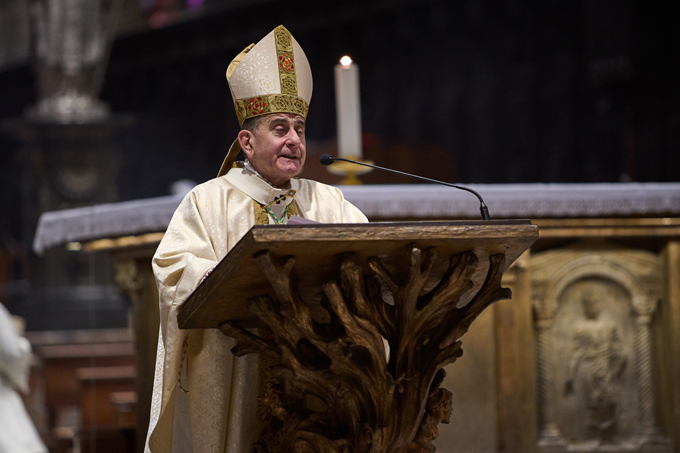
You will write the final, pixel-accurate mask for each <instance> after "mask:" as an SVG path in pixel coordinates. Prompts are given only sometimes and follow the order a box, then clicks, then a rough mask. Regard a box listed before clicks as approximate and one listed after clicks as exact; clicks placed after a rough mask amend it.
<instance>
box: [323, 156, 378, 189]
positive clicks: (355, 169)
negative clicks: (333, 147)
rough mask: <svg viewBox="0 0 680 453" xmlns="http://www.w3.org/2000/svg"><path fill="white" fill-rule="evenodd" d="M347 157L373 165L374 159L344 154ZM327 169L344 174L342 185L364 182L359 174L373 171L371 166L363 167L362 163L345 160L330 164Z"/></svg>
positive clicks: (354, 184)
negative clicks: (363, 158)
mask: <svg viewBox="0 0 680 453" xmlns="http://www.w3.org/2000/svg"><path fill="white" fill-rule="evenodd" d="M343 158H345V159H351V160H356V161H357V162H363V163H365V164H369V165H373V161H372V160H362V159H360V158H358V157H357V156H343ZM326 169H327V170H328V171H329V172H331V173H333V174H334V175H340V176H344V177H345V179H343V180H342V181H340V185H343V186H357V185H360V184H363V183H362V182H361V180H360V179H359V175H365V174H366V173H370V172H372V171H373V169H372V168H370V167H363V166H361V165H357V164H353V163H351V162H345V161H341V160H338V161H336V162H334V163H333V165H329V166H328V167H326Z"/></svg>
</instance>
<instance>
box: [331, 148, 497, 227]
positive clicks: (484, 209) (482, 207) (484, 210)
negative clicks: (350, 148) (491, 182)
mask: <svg viewBox="0 0 680 453" xmlns="http://www.w3.org/2000/svg"><path fill="white" fill-rule="evenodd" d="M336 160H341V161H344V162H351V163H353V164H357V165H363V166H364V167H371V168H377V169H378V170H383V171H389V172H391V173H397V174H399V175H405V176H410V177H411V178H416V179H422V180H424V181H429V182H434V183H437V184H442V185H444V186H449V187H453V188H454V189H460V190H464V191H466V192H470V193H471V194H473V195H474V196H476V197H477V199H478V200H479V212H480V213H481V214H482V220H491V217H490V216H489V208H487V207H486V203H484V200H483V199H482V196H481V195H480V194H479V193H477V192H476V191H474V190H472V189H470V188H468V187H463V186H457V185H455V184H449V183H448V182H442V181H437V180H436V179H430V178H425V177H423V176H418V175H412V174H410V173H404V172H403V171H397V170H392V169H390V168H385V167H378V166H377V165H371V164H366V163H364V162H357V161H355V160H350V159H343V158H342V157H333V156H331V155H330V154H322V155H321V156H319V162H321V164H322V165H331V164H332V163H333V162H335V161H336Z"/></svg>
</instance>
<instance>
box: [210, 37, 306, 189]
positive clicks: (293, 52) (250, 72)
mask: <svg viewBox="0 0 680 453" xmlns="http://www.w3.org/2000/svg"><path fill="white" fill-rule="evenodd" d="M227 81H228V82H229V89H230V91H231V97H232V99H233V101H234V108H235V109H236V116H237V118H238V122H239V124H240V125H242V124H243V122H244V121H245V120H247V119H249V118H254V117H257V116H260V115H266V114H268V113H294V114H297V115H300V116H302V117H303V118H307V110H308V109H309V102H310V101H311V99H312V70H311V68H310V67H309V61H307V56H306V55H305V53H304V51H303V50H302V48H301V47H300V45H299V44H298V42H297V41H296V40H295V38H293V35H291V34H290V32H289V31H288V30H287V29H286V27H284V26H283V25H279V26H278V27H276V28H275V29H274V30H272V31H271V32H270V33H269V34H268V35H267V36H265V37H264V38H262V39H261V40H260V42H258V43H257V44H251V45H249V46H248V47H246V48H245V49H243V51H242V52H241V53H240V54H238V55H237V56H236V58H234V59H233V60H232V62H231V63H230V64H229V67H228V68H227ZM239 151H241V147H240V145H239V143H238V140H235V141H234V143H233V144H232V145H231V148H230V149H229V152H228V153H227V157H226V158H225V159H224V162H223V163H222V167H221V168H220V172H219V173H218V175H217V176H218V177H219V176H222V175H224V174H226V173H227V172H228V171H229V170H230V169H231V167H232V164H233V162H234V160H235V159H236V156H237V155H238V153H239Z"/></svg>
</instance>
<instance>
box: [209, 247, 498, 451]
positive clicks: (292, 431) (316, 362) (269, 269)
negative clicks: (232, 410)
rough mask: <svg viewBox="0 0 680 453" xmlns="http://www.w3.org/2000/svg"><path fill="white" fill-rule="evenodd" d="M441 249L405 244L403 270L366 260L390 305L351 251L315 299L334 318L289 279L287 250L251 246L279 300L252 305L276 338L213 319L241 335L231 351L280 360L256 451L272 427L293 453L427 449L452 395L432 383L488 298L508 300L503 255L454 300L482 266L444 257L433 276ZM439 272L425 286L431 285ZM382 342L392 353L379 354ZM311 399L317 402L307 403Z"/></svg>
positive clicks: (265, 400) (265, 399)
mask: <svg viewBox="0 0 680 453" xmlns="http://www.w3.org/2000/svg"><path fill="white" fill-rule="evenodd" d="M438 258H439V257H438V253H437V250H436V249H434V248H428V249H425V251H424V252H423V251H422V250H421V249H420V248H419V247H418V246H417V245H415V244H412V245H411V246H409V248H408V255H407V257H406V259H407V265H406V266H405V269H406V275H399V276H398V275H394V274H393V273H392V272H391V271H390V269H388V267H387V266H386V265H385V263H384V262H382V261H381V260H380V259H378V258H375V257H371V258H369V259H368V265H369V267H370V268H371V269H372V270H373V272H375V274H376V275H377V276H379V277H380V279H382V280H383V281H384V282H385V285H387V287H388V288H389V290H390V292H391V293H392V296H393V298H394V301H395V305H394V306H391V305H388V304H386V303H385V302H384V301H383V299H382V294H381V291H380V288H379V284H378V283H377V282H376V280H375V277H372V276H364V275H363V267H362V265H361V263H360V262H359V260H358V258H357V257H356V256H355V255H354V254H344V255H342V256H341V264H340V266H339V268H338V279H337V281H329V282H327V283H325V284H324V285H322V291H323V294H324V298H323V300H322V306H323V307H324V308H325V309H326V310H327V311H328V313H329V315H330V322H329V323H326V324H320V323H317V322H315V321H314V319H312V316H311V312H310V309H309V307H308V306H307V304H305V302H304V301H303V300H302V298H301V296H300V294H299V291H298V290H297V287H296V285H295V282H294V280H295V277H294V275H292V272H293V268H294V266H295V258H294V257H286V258H283V259H282V260H277V259H276V258H275V257H274V256H273V255H272V254H271V253H270V252H268V251H266V252H262V253H259V254H257V255H256V256H255V257H254V259H255V260H256V262H257V264H258V266H259V268H260V269H261V270H262V272H263V274H264V275H265V276H266V278H267V279H268V281H269V282H270V284H271V286H272V288H273V290H274V293H275V294H276V300H274V299H273V298H271V297H270V296H266V295H265V296H259V297H254V298H251V299H250V300H249V309H250V311H251V312H252V313H253V314H255V315H256V316H257V317H258V318H259V319H260V320H262V321H263V322H264V323H265V324H267V325H268V326H269V328H270V329H271V330H272V332H273V336H274V340H266V339H263V338H260V337H258V336H257V335H254V334H253V333H251V332H249V331H248V330H246V329H244V328H242V327H240V326H238V325H237V324H235V323H232V322H227V323H224V324H222V325H220V329H221V330H222V332H223V333H225V334H226V335H229V336H232V337H234V338H236V340H237V346H236V347H235V348H234V349H233V352H234V354H236V355H244V354H249V353H252V352H259V353H264V354H267V355H269V356H272V357H278V358H279V359H280V365H278V366H276V367H274V368H273V370H272V372H273V374H274V377H275V378H276V379H277V381H276V382H273V383H267V385H266V386H265V388H266V391H265V392H264V395H261V398H260V402H261V404H266V405H268V407H267V408H266V409H262V410H261V411H260V412H262V413H266V414H267V415H268V416H269V417H270V418H272V417H273V418H274V421H273V422H272V423H270V424H269V425H268V426H267V427H266V428H265V430H264V431H263V432H262V435H261V437H260V441H259V442H258V443H257V444H256V446H255V449H254V451H258V452H267V451H269V450H268V447H267V442H268V441H269V439H271V438H273V436H274V435H278V436H283V437H284V438H285V439H286V444H287V445H288V447H289V448H291V449H292V451H296V452H318V453H327V452H337V453H340V452H343V453H344V452H350V451H351V452H353V453H369V452H371V453H378V452H390V453H392V452H394V453H401V452H404V453H405V452H409V453H411V452H432V451H434V446H433V445H432V440H433V439H434V438H435V437H436V436H437V435H438V429H437V425H438V424H439V423H440V422H444V423H448V421H449V417H450V413H451V406H452V402H451V393H450V392H448V391H447V390H445V389H442V388H440V387H439V386H440V384H441V382H442V381H443V379H444V376H445V373H444V371H443V370H442V367H444V366H445V365H446V364H448V363H452V362H453V361H455V360H456V359H457V358H458V357H460V356H461V354H462V349H461V342H460V341H459V338H460V337H461V336H462V335H463V334H465V333H466V332H467V330H468V329H469V327H470V324H471V323H472V321H473V320H474V319H475V318H476V317H477V316H478V315H479V314H480V313H481V312H482V311H483V310H484V309H485V308H486V307H488V306H489V305H490V304H491V303H493V302H494V301H496V300H499V299H503V298H509V297H510V291H509V290H508V289H504V288H501V287H500V279H501V276H502V271H503V269H504V265H505V257H504V256H503V255H494V256H491V257H490V258H489V269H488V273H487V276H486V279H485V281H484V283H483V284H482V285H481V288H480V289H479V290H478V291H477V293H476V294H475V295H474V297H472V299H471V301H470V302H469V303H468V304H467V305H465V306H464V307H460V308H458V307H457V304H458V303H459V302H460V300H461V298H462V296H463V295H465V294H466V293H468V292H469V291H470V290H471V289H472V288H473V286H474V285H473V283H472V280H471V279H472V276H473V274H474V273H475V271H476V269H477V268H478V266H479V259H478V257H477V256H476V255H475V254H474V253H472V252H466V253H462V254H460V255H456V256H452V257H449V258H447V261H446V263H448V266H447V268H446V270H445V272H443V274H442V275H441V276H439V275H437V276H433V272H434V269H435V263H436V262H437V259H438ZM434 277H436V278H438V279H439V281H438V283H437V284H436V285H435V286H434V288H432V289H431V290H427V291H426V290H425V288H426V285H427V283H428V281H431V279H432V278H434ZM384 340H387V342H388V343H389V346H390V350H391V357H390V359H389V362H388V361H387V360H386V351H385V348H384ZM310 395H311V396H312V397H313V398H316V399H317V400H320V401H321V402H322V403H321V404H322V405H323V406H325V408H322V409H321V410H319V408H318V407H317V408H316V409H312V407H311V406H310V405H309V404H307V403H306V400H307V399H308V398H310Z"/></svg>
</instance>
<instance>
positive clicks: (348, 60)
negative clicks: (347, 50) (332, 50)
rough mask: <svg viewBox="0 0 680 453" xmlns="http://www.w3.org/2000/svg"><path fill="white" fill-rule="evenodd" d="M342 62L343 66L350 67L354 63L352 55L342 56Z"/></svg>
mask: <svg viewBox="0 0 680 453" xmlns="http://www.w3.org/2000/svg"><path fill="white" fill-rule="evenodd" d="M340 64H341V65H342V66H344V67H345V68H349V67H350V65H351V64H352V59H351V58H350V57H348V56H347V55H345V56H344V57H342V58H341V59H340Z"/></svg>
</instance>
